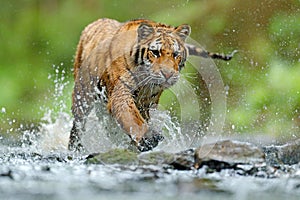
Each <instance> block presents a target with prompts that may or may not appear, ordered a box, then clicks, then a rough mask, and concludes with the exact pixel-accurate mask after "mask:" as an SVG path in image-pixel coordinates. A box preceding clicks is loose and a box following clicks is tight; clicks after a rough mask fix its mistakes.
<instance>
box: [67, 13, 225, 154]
mask: <svg viewBox="0 0 300 200" xmlns="http://www.w3.org/2000/svg"><path fill="white" fill-rule="evenodd" d="M189 34H190V27H189V26H188V25H181V26H178V27H172V26H168V25H165V24H161V23H156V22H153V21H150V20H143V19H138V20H132V21H128V22H125V23H120V22H118V21H116V20H112V19H99V20H97V21H95V22H93V23H91V24H90V25H88V26H87V27H86V28H85V29H84V30H83V32H82V34H81V37H80V40H79V44H78V46H77V51H76V56H75V63H74V78H75V86H74V91H73V102H72V113H73V115H74V123H73V128H72V130H71V134H70V141H69V149H71V150H79V149H80V148H81V142H80V138H81V134H82V133H83V132H84V125H85V118H86V117H87V116H88V114H89V113H90V111H91V110H92V108H93V105H94V103H95V100H97V99H99V98H100V99H102V100H104V101H105V102H106V103H107V109H108V111H109V112H110V113H111V115H112V116H113V117H114V118H115V119H116V120H117V122H118V123H119V124H120V126H121V127H122V128H123V130H124V131H125V132H126V133H127V134H128V135H129V136H130V138H131V139H132V142H133V143H134V144H135V145H136V146H137V148H138V149H139V150H140V151H147V150H150V149H152V148H154V147H155V146H156V145H157V144H158V142H159V141H160V140H162V139H163V136H161V135H160V133H157V132H154V131H153V130H151V129H150V128H149V127H148V124H147V121H148V120H149V109H150V108H152V107H153V106H155V105H157V104H158V101H159V97H160V95H161V94H162V92H163V90H165V89H166V88H168V87H170V86H172V85H174V84H175V83H176V82H177V80H178V79H179V72H180V70H181V69H182V68H183V66H184V63H185V61H186V58H187V56H188V55H189V54H191V55H196V56H202V57H207V56H210V57H212V58H219V59H223V60H228V59H230V57H228V56H227V57H226V56H222V55H220V54H211V53H206V51H204V50H201V49H199V48H196V47H195V46H193V45H189V44H186V43H185V39H186V38H187V37H188V36H189Z"/></svg>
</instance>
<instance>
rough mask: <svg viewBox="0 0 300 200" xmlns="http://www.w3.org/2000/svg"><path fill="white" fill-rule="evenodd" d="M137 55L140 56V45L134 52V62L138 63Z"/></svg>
mask: <svg viewBox="0 0 300 200" xmlns="http://www.w3.org/2000/svg"><path fill="white" fill-rule="evenodd" d="M139 56H140V45H138V46H137V47H136V52H135V54H134V63H135V64H139Z"/></svg>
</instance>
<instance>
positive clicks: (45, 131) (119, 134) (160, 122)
mask: <svg viewBox="0 0 300 200" xmlns="http://www.w3.org/2000/svg"><path fill="white" fill-rule="evenodd" d="M53 68H54V71H55V74H54V76H51V75H49V76H48V78H49V79H51V80H52V79H53V80H52V81H53V83H54V93H53V94H52V96H51V97H47V98H49V99H53V105H54V106H53V107H54V108H55V109H53V108H47V107H46V108H43V109H42V110H43V111H44V113H45V114H44V116H43V118H42V119H41V121H42V122H41V123H40V128H39V131H38V132H33V131H24V133H23V146H24V145H25V144H30V146H31V147H32V148H34V149H35V150H41V151H45V152H51V151H58V152H65V151H67V146H68V140H69V133H70V130H71V128H72V120H73V119H72V116H71V115H70V114H69V113H68V106H67V103H66V102H67V101H66V99H64V98H71V94H70V95H69V96H66V93H70V92H68V91H67V89H68V88H70V85H71V83H70V82H69V81H67V79H66V77H65V71H64V70H61V69H60V66H53ZM49 94H51V93H49ZM150 116H151V117H150V118H151V121H150V122H149V125H150V127H151V128H153V129H154V130H156V131H158V132H162V134H163V135H164V137H165V139H164V140H163V141H162V142H161V143H160V144H159V145H158V147H156V148H155V150H163V151H168V152H176V151H177V152H178V151H180V150H185V149H187V148H188V147H189V145H190V140H188V139H187V138H188V137H187V136H186V135H183V134H182V132H181V128H180V125H179V123H177V122H176V121H174V120H173V119H172V117H171V115H170V113H169V112H168V111H162V110H151V111H150ZM85 129H86V131H85V133H84V135H83V136H82V143H83V145H84V147H85V149H86V153H95V152H104V151H108V150H110V149H114V148H129V147H130V138H129V137H128V136H127V135H126V134H125V132H124V131H122V130H121V128H120V127H119V125H118V124H117V123H116V121H115V120H114V119H113V118H112V117H111V116H110V115H109V114H108V111H107V109H106V106H105V105H104V104H103V103H101V102H97V103H96V104H95V109H93V110H92V111H91V113H90V114H89V116H88V118H87V122H86V124H85Z"/></svg>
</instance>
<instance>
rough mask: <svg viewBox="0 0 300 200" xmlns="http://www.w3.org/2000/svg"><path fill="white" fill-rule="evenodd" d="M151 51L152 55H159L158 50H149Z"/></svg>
mask: <svg viewBox="0 0 300 200" xmlns="http://www.w3.org/2000/svg"><path fill="white" fill-rule="evenodd" d="M151 52H152V53H153V55H154V56H155V57H159V56H160V53H159V51H158V50H151Z"/></svg>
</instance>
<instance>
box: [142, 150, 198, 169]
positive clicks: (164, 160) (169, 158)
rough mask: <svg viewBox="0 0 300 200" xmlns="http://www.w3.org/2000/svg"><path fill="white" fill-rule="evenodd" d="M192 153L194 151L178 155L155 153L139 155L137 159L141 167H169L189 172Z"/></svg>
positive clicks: (192, 163) (192, 157)
mask: <svg viewBox="0 0 300 200" xmlns="http://www.w3.org/2000/svg"><path fill="white" fill-rule="evenodd" d="M194 153H195V150H194V149H188V150H186V151H182V152H179V153H167V152H163V151H157V152H148V153H143V154H140V155H139V157H138V158H139V163H140V164H141V165H170V166H172V167H173V168H174V169H178V170H189V169H191V168H192V167H193V165H194Z"/></svg>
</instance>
